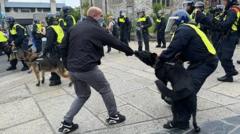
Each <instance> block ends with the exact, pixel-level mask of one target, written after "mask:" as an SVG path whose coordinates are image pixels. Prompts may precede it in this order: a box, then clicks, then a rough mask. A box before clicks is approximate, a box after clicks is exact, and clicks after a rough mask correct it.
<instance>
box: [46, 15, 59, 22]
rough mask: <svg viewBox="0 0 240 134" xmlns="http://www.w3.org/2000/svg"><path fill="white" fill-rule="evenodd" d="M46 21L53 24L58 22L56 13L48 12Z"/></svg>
mask: <svg viewBox="0 0 240 134" xmlns="http://www.w3.org/2000/svg"><path fill="white" fill-rule="evenodd" d="M46 22H47V23H48V25H53V24H57V23H58V17H57V15H56V14H48V15H47V16H46Z"/></svg>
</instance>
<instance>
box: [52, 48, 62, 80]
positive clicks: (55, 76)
mask: <svg viewBox="0 0 240 134" xmlns="http://www.w3.org/2000/svg"><path fill="white" fill-rule="evenodd" d="M50 55H51V57H52V58H55V59H57V60H60V58H61V57H62V56H61V55H62V53H61V49H55V50H53V52H52V53H51V54H50ZM49 80H50V81H52V82H61V77H60V76H59V75H58V74H57V73H55V72H51V77H50V79H49Z"/></svg>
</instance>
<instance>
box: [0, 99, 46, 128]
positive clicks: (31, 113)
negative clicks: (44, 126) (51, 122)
mask: <svg viewBox="0 0 240 134" xmlns="http://www.w3.org/2000/svg"><path fill="white" fill-rule="evenodd" d="M0 107H1V109H0V119H1V121H0V129H3V128H7V127H10V126H14V125H17V124H20V123H23V122H27V121H30V120H33V119H38V118H40V117H42V116H43V115H42V114H41V112H40V111H39V109H38V107H37V105H36V104H35V102H34V100H33V99H32V98H28V99H24V100H20V101H14V102H10V103H6V104H1V105H0Z"/></svg>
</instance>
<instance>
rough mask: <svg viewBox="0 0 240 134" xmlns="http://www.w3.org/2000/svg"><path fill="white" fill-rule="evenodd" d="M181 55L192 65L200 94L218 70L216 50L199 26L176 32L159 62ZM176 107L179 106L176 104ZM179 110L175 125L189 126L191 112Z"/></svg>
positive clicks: (194, 84) (195, 87)
mask: <svg viewBox="0 0 240 134" xmlns="http://www.w3.org/2000/svg"><path fill="white" fill-rule="evenodd" d="M179 54H180V55H181V56H180V57H181V60H183V61H188V62H189V63H190V64H189V66H188V68H187V71H188V72H189V74H190V76H191V77H192V82H193V89H194V92H195V93H198V91H199V90H200V88H201V87H202V85H203V83H204V82H205V80H206V79H207V77H208V76H209V75H210V74H211V73H213V72H214V71H215V69H216V68H217V63H218V59H217V57H216V50H215V48H214V47H213V45H212V43H211V42H210V41H209V40H208V38H207V36H206V34H204V32H203V31H201V30H200V29H199V28H197V26H195V25H192V24H183V25H181V26H180V27H179V28H178V29H177V30H176V32H175V34H174V37H173V39H172V41H171V43H170V45H169V47H168V48H167V50H165V51H163V52H162V53H161V55H160V56H159V62H170V61H172V60H174V59H175V58H176V55H179ZM180 105H181V104H180ZM176 106H179V105H177V104H176ZM183 107H185V106H183ZM173 108H177V107H173ZM173 110H174V109H173ZM177 110H178V114H179V115H177V116H176V119H173V121H174V124H175V125H177V126H182V127H186V126H188V124H189V120H190V118H191V114H190V112H189V111H187V110H186V109H185V108H179V109H177Z"/></svg>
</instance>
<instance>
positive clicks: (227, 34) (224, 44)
mask: <svg viewBox="0 0 240 134" xmlns="http://www.w3.org/2000/svg"><path fill="white" fill-rule="evenodd" d="M239 19H240V9H239V7H237V6H232V7H231V8H229V10H227V11H226V12H225V15H224V19H223V21H220V22H216V23H214V24H213V26H214V28H215V29H216V30H218V31H220V32H221V33H222V34H221V37H220V41H219V42H218V44H217V47H218V50H217V52H218V57H219V59H220V61H221V65H222V67H223V69H224V71H225V73H226V75H225V76H223V77H220V78H218V80H219V81H226V82H233V76H234V75H237V74H238V72H237V70H236V69H235V66H234V65H233V60H232V57H233V54H234V51H235V48H236V44H237V43H238V40H239V35H238V27H239V25H238V21H239Z"/></svg>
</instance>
